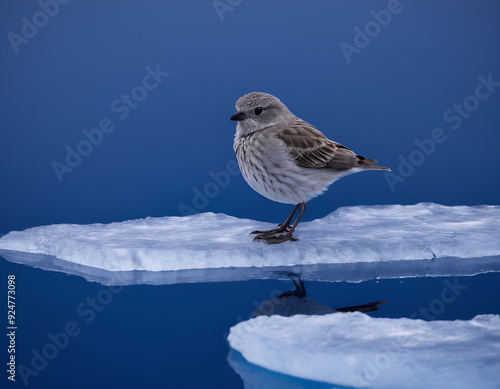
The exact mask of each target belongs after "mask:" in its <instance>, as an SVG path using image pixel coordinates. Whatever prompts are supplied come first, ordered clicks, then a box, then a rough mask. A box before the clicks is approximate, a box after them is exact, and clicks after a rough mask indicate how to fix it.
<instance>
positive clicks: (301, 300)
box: [252, 273, 387, 317]
mask: <svg viewBox="0 0 500 389" xmlns="http://www.w3.org/2000/svg"><path fill="white" fill-rule="evenodd" d="M289 275H290V276H293V275H294V274H293V273H289ZM295 276H296V277H297V279H298V280H297V281H295V280H294V279H292V281H293V283H294V285H295V290H290V291H287V292H284V293H282V294H280V295H278V296H276V297H275V298H273V299H270V300H266V301H264V302H262V304H260V306H259V307H258V308H257V309H256V310H255V312H254V313H253V314H252V317H257V316H271V315H280V316H292V315H298V314H301V315H326V314H328V313H333V312H355V311H358V312H365V313H366V312H373V311H376V310H377V309H378V308H379V305H383V304H387V301H374V302H371V303H368V304H362V305H353V306H351V307H344V308H335V309H333V308H330V307H329V306H328V305H325V304H321V303H318V302H317V301H316V300H313V299H311V298H309V297H307V293H306V288H305V286H304V281H302V280H301V279H300V277H299V276H297V275H295Z"/></svg>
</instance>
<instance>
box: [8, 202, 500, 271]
mask: <svg viewBox="0 0 500 389" xmlns="http://www.w3.org/2000/svg"><path fill="white" fill-rule="evenodd" d="M273 227H275V226H274V225H271V224H269V223H261V222H257V221H253V220H248V219H239V218H236V217H231V216H227V215H224V214H213V213H202V214H198V215H193V216H185V217H161V218H146V219H139V220H130V221H124V222H119V223H111V224H89V225H75V224H58V225H51V226H43V227H35V228H29V229H27V230H24V231H21V232H10V233H9V234H7V235H5V236H3V237H2V238H0V249H3V250H13V251H16V252H24V253H37V254H46V255H49V256H54V257H57V258H59V259H61V260H63V261H68V262H70V263H72V264H79V265H84V266H88V267H92V268H97V269H103V270H108V271H132V270H147V271H170V270H182V269H213V268H228V267H252V266H255V267H271V266H275V267H276V266H293V265H309V264H346V263H356V262H358V263H359V262H371V263H374V262H375V263H377V262H383V261H403V260H422V259H432V258H447V257H456V258H479V257H487V256H489V257H494V256H498V255H500V233H499V231H500V206H472V207H469V206H455V207H447V206H443V205H437V204H429V203H422V204H417V205H409V206H402V205H387V206H357V207H347V208H340V209H338V210H337V211H335V212H333V213H332V214H330V215H328V216H326V217H324V218H322V219H317V220H314V221H311V222H303V223H300V224H299V226H298V229H297V231H296V233H295V235H296V236H297V237H298V238H299V239H300V240H299V241H297V242H285V243H283V244H279V245H266V244H264V243H262V242H254V241H252V237H253V235H250V234H249V232H250V231H252V230H255V229H269V228H273ZM2 255H3V254H2ZM18 257H19V256H18ZM28 264H29V263H28Z"/></svg>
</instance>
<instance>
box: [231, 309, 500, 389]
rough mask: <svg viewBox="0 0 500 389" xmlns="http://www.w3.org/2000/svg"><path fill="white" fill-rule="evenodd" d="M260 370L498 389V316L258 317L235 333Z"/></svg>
mask: <svg viewBox="0 0 500 389" xmlns="http://www.w3.org/2000/svg"><path fill="white" fill-rule="evenodd" d="M228 341H229V343H230V345H231V347H232V348H234V349H235V350H238V351H239V352H240V353H241V354H242V355H243V357H244V358H245V359H246V360H247V361H249V362H250V363H253V364H255V365H258V366H261V367H264V368H266V369H269V370H272V371H276V372H279V373H283V374H288V375H292V376H296V377H300V378H305V379H310V380H316V381H322V382H327V383H331V384H335V385H344V386H353V387H362V388H385V389H390V388H395V389H396V388H397V389H401V388H418V389H421V388H427V389H431V388H439V389H442V388H454V389H461V388H482V389H488V388H498V387H499V386H498V385H499V383H500V316H498V315H480V316H476V317H475V318H474V319H472V320H454V321H431V322H427V321H423V320H412V319H406V318H402V319H386V318H372V317H370V316H368V315H366V314H363V313H359V312H354V313H332V314H327V315H324V316H319V315H315V316H306V315H295V316H291V317H284V316H278V315H274V316H259V317H257V318H254V319H250V320H248V321H244V322H241V323H238V324H237V325H235V326H234V327H232V328H231V331H230V334H229V336H228Z"/></svg>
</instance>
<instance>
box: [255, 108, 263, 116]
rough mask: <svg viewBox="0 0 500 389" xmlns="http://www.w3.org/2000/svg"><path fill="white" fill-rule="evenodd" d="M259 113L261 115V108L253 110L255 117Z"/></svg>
mask: <svg viewBox="0 0 500 389" xmlns="http://www.w3.org/2000/svg"><path fill="white" fill-rule="evenodd" d="M261 113H262V108H261V107H257V108H255V114H256V115H260V114H261Z"/></svg>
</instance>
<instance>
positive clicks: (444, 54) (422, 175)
mask: <svg viewBox="0 0 500 389" xmlns="http://www.w3.org/2000/svg"><path fill="white" fill-rule="evenodd" d="M236 3H237V2H236V1H234V2H233V4H236ZM232 8H233V9H232V11H226V12H225V13H223V14H222V18H223V20H222V21H221V17H219V15H218V13H217V12H216V10H215V8H214V5H213V3H212V2H211V1H190V2H183V1H168V2H167V1H130V0H129V1H120V2H118V1H107V2H99V1H75V0H73V1H71V2H69V3H68V4H65V5H60V9H59V11H58V13H57V14H56V15H55V16H54V17H51V18H49V21H48V23H47V24H46V25H45V26H44V27H41V28H39V31H38V33H37V35H36V36H34V37H33V38H31V39H29V41H28V43H27V44H20V45H19V46H18V47H17V48H18V51H19V52H18V53H17V54H16V53H15V51H14V49H13V46H12V45H11V43H10V42H9V39H8V34H9V33H11V32H12V33H15V34H18V35H20V34H21V28H22V26H23V21H22V20H21V18H22V17H26V18H27V19H28V20H32V18H33V15H34V14H35V13H36V12H38V11H40V10H41V8H40V6H39V5H38V4H37V3H35V2H28V1H18V0H15V1H13V0H9V1H2V2H1V4H0V21H1V23H0V26H1V27H0V28H1V33H0V36H1V37H2V39H0V53H1V59H0V64H1V73H0V85H2V88H1V89H0V106H1V110H0V125H1V132H0V185H1V191H0V232H3V233H6V232H8V231H10V230H19V229H24V228H27V227H31V226H36V225H45V224H51V223H94V222H111V221H119V220H127V219H135V218H142V217H146V216H167V215H181V214H182V213H181V210H180V208H179V207H180V205H181V204H185V205H187V206H190V207H191V208H193V209H194V210H196V211H213V212H223V213H226V214H229V215H233V216H238V217H249V218H254V219H258V220H265V221H270V222H280V221H282V219H284V218H285V217H286V215H287V214H288V213H289V211H290V208H291V207H290V206H287V205H282V204H278V203H273V202H271V201H270V200H267V199H266V198H263V197H261V196H260V195H259V194H257V193H255V192H254V191H253V190H252V189H251V188H250V187H249V186H248V185H247V184H246V182H245V181H244V179H243V178H242V176H241V175H240V174H238V175H235V176H231V180H230V182H229V184H228V185H227V186H226V187H225V188H220V190H219V193H218V194H217V196H215V197H213V198H208V199H207V201H205V202H202V201H199V204H202V205H203V206H198V207H195V206H193V200H195V194H194V193H195V192H194V191H193V190H195V189H198V190H200V191H201V192H203V190H204V189H205V187H206V185H207V184H209V183H211V182H214V180H213V179H212V178H211V177H210V175H209V173H210V172H215V173H217V172H220V171H224V170H225V169H226V165H227V163H228V162H229V161H231V160H235V156H234V152H233V149H232V141H233V135H234V132H235V123H234V122H231V121H229V117H230V116H231V114H232V113H234V111H235V108H234V103H235V101H236V100H237V99H238V98H239V97H240V96H242V95H243V94H245V93H248V92H251V91H265V92H268V93H272V94H274V95H276V96H278V97H279V98H280V99H281V100H282V101H283V102H284V103H285V104H286V105H287V106H288V107H289V108H290V110H291V111H292V112H294V113H295V114H296V115H297V116H299V117H301V118H302V119H304V120H306V121H309V122H310V123H312V124H313V125H315V126H316V127H317V128H319V129H320V130H321V131H323V132H324V133H325V134H326V135H327V136H328V137H329V138H331V139H334V140H336V141H338V142H341V143H343V144H345V145H347V146H348V147H350V148H352V149H353V150H354V151H356V152H357V153H358V154H361V155H364V156H365V157H369V158H375V159H377V160H378V161H379V163H380V164H382V165H385V166H389V167H391V168H392V169H393V170H394V173H395V174H397V173H398V172H397V169H398V167H399V164H400V160H399V159H398V158H399V157H400V156H402V157H403V158H405V159H408V157H409V154H410V153H411V152H412V151H414V150H416V149H417V147H416V145H415V143H414V141H415V139H420V140H421V139H424V138H428V137H430V135H431V132H432V130H433V129H434V128H436V127H440V128H443V130H444V131H445V132H446V134H447V140H446V141H445V142H444V143H442V144H438V145H437V147H436V151H435V152H434V153H433V154H432V155H431V156H429V157H426V159H425V161H424V162H423V163H422V165H420V166H418V167H417V168H416V169H415V171H414V173H413V174H412V175H411V176H409V177H408V178H405V181H404V182H399V183H396V184H395V190H394V191H391V189H390V187H389V185H388V184H387V181H386V177H385V176H384V173H380V172H370V173H363V174H357V175H353V176H349V177H346V178H343V179H342V180H340V181H338V182H337V183H335V184H334V185H333V186H332V187H331V188H330V190H329V191H328V192H327V193H326V194H324V195H323V196H321V197H319V198H317V199H315V200H313V201H312V202H311V203H310V204H309V207H308V211H307V213H306V214H305V216H304V218H305V219H304V220H311V219H314V218H318V217H322V216H325V215H327V214H329V213H330V212H332V211H334V210H335V209H336V208H337V207H339V206H346V205H358V204H367V205H369V204H393V203H401V204H414V203H418V202H421V201H431V202H437V203H441V204H446V205H455V204H467V205H473V204H498V203H499V199H500V197H499V189H500V179H499V178H500V173H499V169H498V167H497V166H498V161H497V160H498V149H499V145H500V132H499V131H498V129H499V128H500V110H499V109H498V108H499V102H500V91H496V92H494V93H493V94H491V96H490V97H489V98H488V99H487V100H484V101H481V102H480V105H479V107H478V109H477V110H476V111H474V112H472V114H471V116H470V117H469V118H468V119H466V120H464V121H463V123H462V125H461V126H460V127H459V128H458V129H457V130H452V129H451V126H450V123H445V122H444V121H443V118H442V116H443V113H444V112H445V111H446V110H447V109H449V108H452V107H453V104H455V103H456V104H461V103H462V102H463V100H464V99H465V98H466V97H467V96H469V95H472V94H474V90H475V88H476V86H477V85H478V80H477V77H478V76H483V77H485V78H487V76H488V75H489V74H490V73H491V74H492V77H493V80H495V81H497V80H500V52H499V50H498V47H499V43H500V24H499V23H498V20H499V16H500V3H499V2H498V1H474V2H472V1H434V2H430V1H427V2H423V1H413V2H411V1H401V3H400V6H399V8H398V9H399V10H401V12H400V13H398V14H394V15H392V18H391V21H390V23H389V24H388V25H387V26H386V27H383V28H381V31H380V33H379V34H378V35H377V36H375V37H374V38H371V42H370V43H369V44H368V45H367V46H366V47H365V48H363V49H361V52H360V53H359V54H353V55H352V56H351V62H350V63H347V61H346V58H345V56H344V54H343V53H342V51H341V49H340V44H341V42H346V43H349V44H351V45H352V44H353V43H354V42H353V40H354V37H355V30H354V28H355V27H356V26H358V27H359V28H361V29H364V27H365V26H366V24H367V23H369V22H370V21H373V20H374V17H373V16H372V15H371V14H370V11H371V10H374V11H377V12H379V11H380V10H382V9H386V8H387V2H385V1H356V2H349V1H333V2H327V1H308V2H305V1H288V0H287V1H275V2H262V1H251V2H250V1H242V2H241V3H240V4H239V5H236V6H234V7H232ZM156 65H159V67H160V69H161V70H162V71H164V72H169V73H170V75H169V76H168V77H166V78H165V80H164V81H163V82H162V83H161V84H160V85H159V86H158V87H157V88H156V89H154V90H152V91H150V92H148V95H147V97H146V98H145V99H144V101H142V102H140V103H139V104H138V107H137V108H136V109H131V110H130V114H129V116H128V117H127V118H125V119H124V120H120V119H119V114H117V113H114V112H112V110H111V107H110V106H111V103H112V102H113V101H114V100H115V99H120V96H121V94H123V93H125V94H130V91H131V90H132V88H134V87H136V86H137V85H140V84H141V83H142V79H143V77H144V76H145V75H146V74H147V72H146V70H145V68H146V67H147V66H151V67H152V68H155V66H156ZM121 105H123V104H121ZM103 118H110V119H111V120H112V121H113V123H114V124H115V125H116V129H115V131H114V132H112V133H110V134H105V135H104V139H103V141H102V143H101V144H100V145H98V146H96V147H94V148H93V151H92V152H91V154H90V155H89V156H86V157H84V158H83V161H82V162H81V164H80V165H79V166H77V167H76V168H75V169H74V170H73V172H71V173H66V174H63V181H62V182H61V183H60V182H59V181H58V179H57V177H56V174H55V173H54V171H53V168H52V166H51V165H52V163H53V162H54V161H58V162H61V163H64V160H65V158H66V154H67V151H66V146H70V147H72V148H73V149H75V148H76V147H77V145H78V143H79V142H80V141H82V140H84V139H85V137H84V136H83V134H82V130H84V129H86V130H91V129H92V128H95V127H96V126H97V125H98V123H99V121H100V120H101V119H103Z"/></svg>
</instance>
